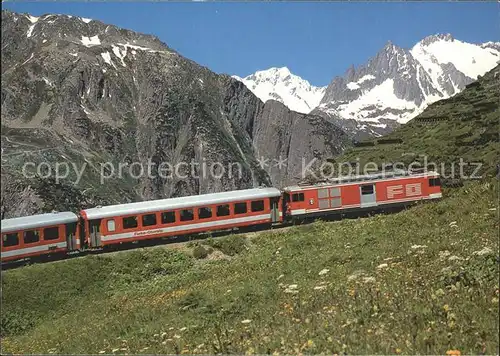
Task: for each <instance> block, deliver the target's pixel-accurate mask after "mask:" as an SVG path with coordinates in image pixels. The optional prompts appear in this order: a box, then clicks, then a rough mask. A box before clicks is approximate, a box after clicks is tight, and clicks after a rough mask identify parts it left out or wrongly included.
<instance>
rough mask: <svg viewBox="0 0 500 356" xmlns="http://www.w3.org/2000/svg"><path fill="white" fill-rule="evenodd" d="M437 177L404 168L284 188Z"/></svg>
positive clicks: (306, 187) (299, 188)
mask: <svg viewBox="0 0 500 356" xmlns="http://www.w3.org/2000/svg"><path fill="white" fill-rule="evenodd" d="M429 176H431V177H435V176H439V173H437V172H434V171H427V172H416V173H415V172H408V171H404V170H398V171H389V172H377V173H374V174H364V175H352V176H344V177H338V178H331V179H327V180H324V181H320V182H317V183H310V184H298V185H294V186H289V187H286V188H284V189H283V190H284V191H286V192H290V191H295V190H303V189H311V188H318V187H321V186H326V187H331V186H336V185H342V184H352V183H360V184H364V183H370V182H372V181H376V180H379V181H380V180H389V179H404V178H419V177H429Z"/></svg>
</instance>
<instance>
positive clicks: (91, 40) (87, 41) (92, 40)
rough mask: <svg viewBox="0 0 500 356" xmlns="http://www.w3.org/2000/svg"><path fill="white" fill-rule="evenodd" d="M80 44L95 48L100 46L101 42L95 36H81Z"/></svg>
mask: <svg viewBox="0 0 500 356" xmlns="http://www.w3.org/2000/svg"><path fill="white" fill-rule="evenodd" d="M81 42H82V44H83V45H84V46H86V47H91V46H96V45H100V44H101V40H99V36H98V35H95V36H92V37H86V36H82V39H81Z"/></svg>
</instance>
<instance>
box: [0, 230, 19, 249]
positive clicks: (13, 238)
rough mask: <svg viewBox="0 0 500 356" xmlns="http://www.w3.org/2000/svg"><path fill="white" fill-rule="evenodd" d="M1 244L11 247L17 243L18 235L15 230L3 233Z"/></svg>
mask: <svg viewBox="0 0 500 356" xmlns="http://www.w3.org/2000/svg"><path fill="white" fill-rule="evenodd" d="M2 245H3V247H11V246H16V245H19V236H18V234H17V232H13V233H11V234H4V235H3V236H2Z"/></svg>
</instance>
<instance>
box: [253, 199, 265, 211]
mask: <svg viewBox="0 0 500 356" xmlns="http://www.w3.org/2000/svg"><path fill="white" fill-rule="evenodd" d="M250 205H251V208H252V211H263V210H264V200H256V201H253V202H252V203H251V204H250Z"/></svg>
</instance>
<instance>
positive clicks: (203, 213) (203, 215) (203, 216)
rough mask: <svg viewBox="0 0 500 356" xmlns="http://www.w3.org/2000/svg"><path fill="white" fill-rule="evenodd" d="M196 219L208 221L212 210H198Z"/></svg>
mask: <svg viewBox="0 0 500 356" xmlns="http://www.w3.org/2000/svg"><path fill="white" fill-rule="evenodd" d="M198 217H199V218H200V219H208V218H211V217H212V208H199V209H198Z"/></svg>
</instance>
